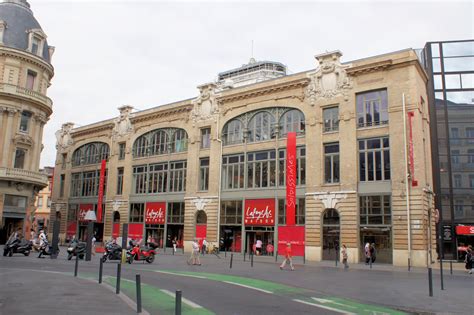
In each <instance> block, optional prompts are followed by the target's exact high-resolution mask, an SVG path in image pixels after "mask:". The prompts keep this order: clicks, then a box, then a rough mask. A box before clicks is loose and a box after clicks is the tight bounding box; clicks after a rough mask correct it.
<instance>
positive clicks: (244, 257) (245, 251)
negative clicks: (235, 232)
mask: <svg viewBox="0 0 474 315" xmlns="http://www.w3.org/2000/svg"><path fill="white" fill-rule="evenodd" d="M246 253H247V252H246V251H244V261H245V254H246Z"/></svg>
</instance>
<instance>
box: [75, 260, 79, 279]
mask: <svg viewBox="0 0 474 315" xmlns="http://www.w3.org/2000/svg"><path fill="white" fill-rule="evenodd" d="M78 267H79V255H76V263H75V265H74V277H77V268H78Z"/></svg>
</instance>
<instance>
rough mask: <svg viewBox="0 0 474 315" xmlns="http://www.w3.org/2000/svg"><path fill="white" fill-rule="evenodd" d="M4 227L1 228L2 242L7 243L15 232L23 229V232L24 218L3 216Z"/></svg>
mask: <svg viewBox="0 0 474 315" xmlns="http://www.w3.org/2000/svg"><path fill="white" fill-rule="evenodd" d="M3 220H4V224H3V228H2V229H0V244H5V243H6V242H7V240H8V238H9V237H10V235H12V233H13V232H15V231H18V229H21V230H22V233H23V219H20V218H8V217H7V218H5V217H4V218H3Z"/></svg>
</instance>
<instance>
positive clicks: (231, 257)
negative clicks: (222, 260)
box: [230, 253, 234, 269]
mask: <svg viewBox="0 0 474 315" xmlns="http://www.w3.org/2000/svg"><path fill="white" fill-rule="evenodd" d="M233 259H234V254H233V253H232V254H230V269H232V260H233Z"/></svg>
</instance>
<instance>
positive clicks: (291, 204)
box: [286, 132, 296, 226]
mask: <svg viewBox="0 0 474 315" xmlns="http://www.w3.org/2000/svg"><path fill="white" fill-rule="evenodd" d="M295 209H296V132H289V133H288V138H287V145H286V225H287V226H290V225H295Z"/></svg>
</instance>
